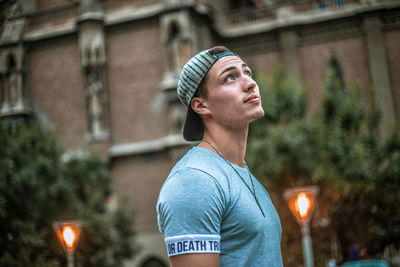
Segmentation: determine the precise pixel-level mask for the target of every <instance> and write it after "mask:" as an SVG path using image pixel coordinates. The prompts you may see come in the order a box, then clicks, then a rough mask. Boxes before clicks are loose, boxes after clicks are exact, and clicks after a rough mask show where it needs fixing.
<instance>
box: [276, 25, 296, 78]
mask: <svg viewBox="0 0 400 267" xmlns="http://www.w3.org/2000/svg"><path fill="white" fill-rule="evenodd" d="M279 43H280V48H281V53H282V61H283V66H284V69H285V73H286V76H288V77H293V78H295V79H296V80H298V81H299V82H301V81H302V74H301V65H300V59H299V55H298V53H297V33H296V31H294V30H286V31H282V32H280V34H279Z"/></svg>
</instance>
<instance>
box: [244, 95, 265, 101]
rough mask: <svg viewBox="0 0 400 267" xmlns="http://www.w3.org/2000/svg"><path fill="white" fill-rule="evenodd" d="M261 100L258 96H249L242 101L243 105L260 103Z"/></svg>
mask: <svg viewBox="0 0 400 267" xmlns="http://www.w3.org/2000/svg"><path fill="white" fill-rule="evenodd" d="M260 101H261V99H260V97H259V96H258V95H251V96H249V97H248V98H246V99H245V100H244V102H243V103H260Z"/></svg>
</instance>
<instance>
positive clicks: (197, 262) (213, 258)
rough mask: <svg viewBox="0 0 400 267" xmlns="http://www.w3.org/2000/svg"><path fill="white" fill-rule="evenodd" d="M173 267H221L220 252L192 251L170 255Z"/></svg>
mask: <svg viewBox="0 0 400 267" xmlns="http://www.w3.org/2000/svg"><path fill="white" fill-rule="evenodd" d="M170 260H171V264H172V267H219V254H217V253H192V254H182V255H177V256H172V257H170Z"/></svg>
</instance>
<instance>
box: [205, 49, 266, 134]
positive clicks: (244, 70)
mask: <svg viewBox="0 0 400 267" xmlns="http://www.w3.org/2000/svg"><path fill="white" fill-rule="evenodd" d="M205 82H206V84H205V86H206V88H207V92H208V93H207V98H206V100H205V101H206V103H207V107H208V109H209V111H210V115H211V119H212V120H215V121H216V122H217V123H219V124H221V125H224V126H226V127H241V126H246V125H248V124H249V123H250V122H252V121H254V120H256V119H259V118H262V117H263V116H264V110H263V108H262V106H261V98H260V93H259V88H258V86H257V84H256V82H255V81H254V80H253V78H252V72H251V70H250V68H249V67H248V66H247V64H246V63H244V62H243V61H242V60H241V59H240V58H238V57H236V56H225V57H222V58H221V59H219V60H218V61H217V62H216V63H215V64H214V65H213V66H212V67H211V68H210V70H209V72H208V74H207V79H206V81H205Z"/></svg>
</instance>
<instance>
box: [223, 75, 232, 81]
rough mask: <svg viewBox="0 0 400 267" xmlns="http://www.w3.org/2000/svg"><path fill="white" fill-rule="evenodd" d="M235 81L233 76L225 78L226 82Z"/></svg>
mask: <svg viewBox="0 0 400 267" xmlns="http://www.w3.org/2000/svg"><path fill="white" fill-rule="evenodd" d="M233 80H234V77H233V75H229V76H227V77H226V78H225V81H227V82H229V81H233Z"/></svg>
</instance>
